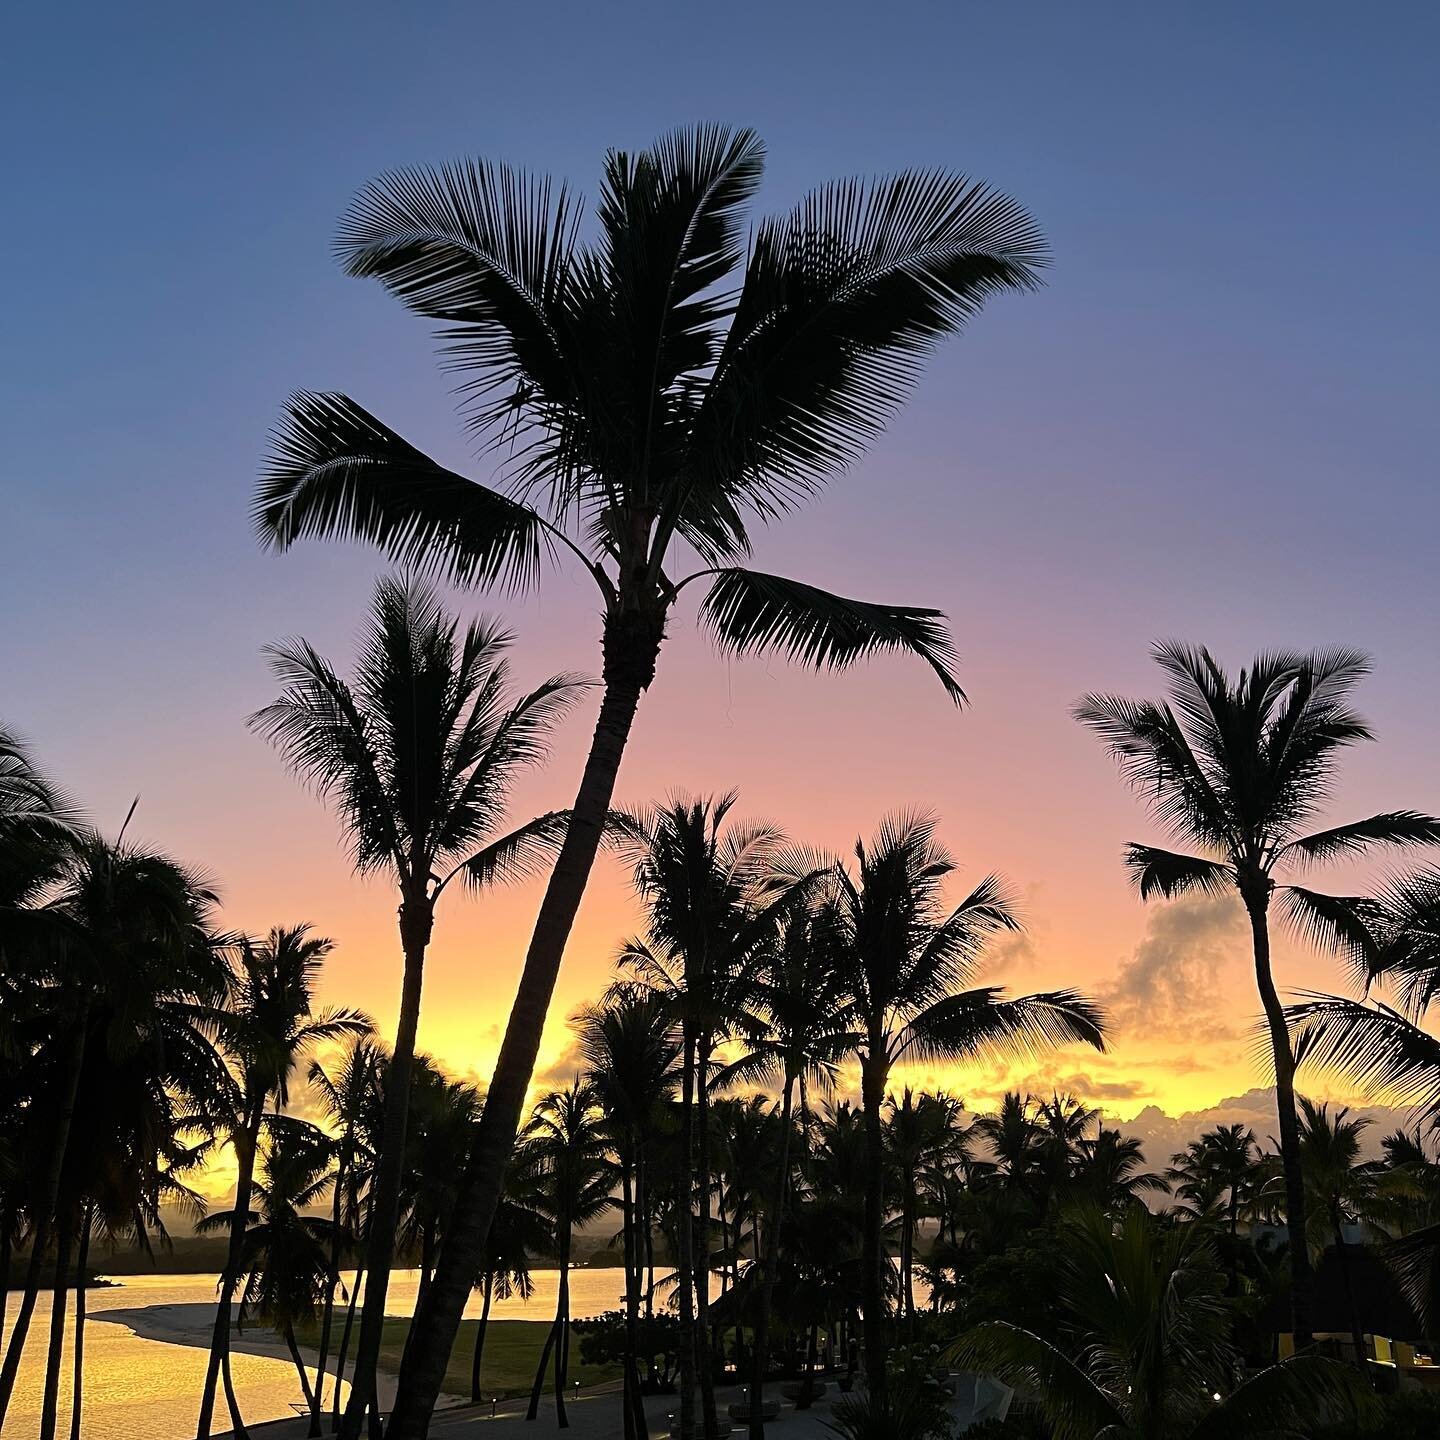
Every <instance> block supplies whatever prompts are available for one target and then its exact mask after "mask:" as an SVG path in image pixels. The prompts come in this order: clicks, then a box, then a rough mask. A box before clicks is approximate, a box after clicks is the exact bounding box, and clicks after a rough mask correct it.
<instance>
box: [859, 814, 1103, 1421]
mask: <svg viewBox="0 0 1440 1440" xmlns="http://www.w3.org/2000/svg"><path fill="white" fill-rule="evenodd" d="M954 868H955V863H954V861H953V860H951V858H950V856H949V855H948V854H947V853H946V851H945V850H944V849H942V848H941V847H940V845H939V844H938V843H937V842H936V840H935V822H934V820H933V819H931V818H929V817H927V816H915V815H899V816H895V817H893V818H891V819H889V820H886V821H885V822H884V823H883V824H882V825H881V827H880V829H879V831H878V832H877V833H876V836H875V839H874V840H873V841H871V842H869V843H866V842H865V841H863V840H862V841H857V842H856V846H855V869H854V872H853V873H852V872H851V871H850V870H848V869H845V868H843V867H841V868H839V869H838V870H837V877H838V894H837V898H836V906H837V916H836V921H835V924H836V930H837V956H838V963H839V966H840V973H841V982H842V985H843V987H844V990H845V993H846V995H847V996H848V998H849V1000H850V1002H851V1004H852V1006H853V1007H854V1013H855V1022H856V1023H855V1029H856V1030H857V1031H858V1032H859V1034H860V1035H861V1037H862V1038H861V1040H860V1042H859V1044H858V1046H857V1053H858V1055H859V1060H860V1085H861V1096H862V1100H863V1102H864V1117H865V1137H866V1177H865V1291H864V1311H865V1363H866V1383H867V1385H868V1387H869V1389H870V1392H871V1394H872V1395H873V1396H875V1397H876V1403H877V1405H878V1406H879V1407H880V1408H881V1409H882V1410H883V1408H884V1405H885V1351H886V1341H885V1284H884V1251H883V1248H882V1240H881V1231H882V1228H883V1225H884V1218H885V1217H884V1203H885V1200H884V1194H885V1192H884V1175H885V1161H884V1150H883V1132H882V1127H881V1107H882V1105H883V1104H884V1101H885V1090H886V1087H887V1085H888V1083H889V1079H890V1071H891V1069H892V1067H893V1066H894V1065H895V1064H896V1063H897V1062H898V1061H899V1060H901V1059H903V1058H905V1057H907V1056H909V1057H913V1058H914V1059H917V1060H925V1059H932V1060H933V1059H947V1060H962V1059H970V1058H973V1057H976V1056H981V1055H994V1054H997V1053H999V1054H1006V1053H1011V1052H1014V1051H1016V1050H1019V1051H1025V1050H1030V1049H1034V1048H1036V1047H1040V1046H1049V1045H1056V1044H1063V1043H1065V1042H1067V1041H1082V1042H1084V1043H1086V1044H1090V1045H1094V1046H1095V1047H1096V1048H1098V1049H1103V1048H1104V1039H1103V1028H1102V1019H1101V1015H1100V1012H1099V1010H1098V1009H1096V1007H1095V1006H1093V1005H1091V1004H1090V1003H1089V1002H1088V1001H1087V1000H1085V999H1084V998H1083V997H1082V996H1081V995H1080V994H1079V993H1078V992H1076V991H1073V990H1056V991H1052V992H1050V993H1047V994H1038V995H1028V996H1025V997H1023V998H1019V999H1006V998H1004V995H1003V992H1002V991H1001V990H1000V988H999V987H998V986H993V985H986V986H979V987H974V988H965V987H966V986H967V985H968V983H969V981H970V980H971V978H972V977H973V976H974V973H975V969H976V966H977V963H978V961H979V959H980V956H981V953H982V951H983V950H984V948H985V945H986V942H987V941H988V940H989V939H990V938H991V937H992V936H994V935H995V934H997V933H998V932H1000V931H1004V930H1014V929H1017V928H1018V924H1017V922H1016V920H1015V917H1014V915H1013V913H1012V911H1011V909H1010V906H1009V905H1008V903H1007V902H1006V899H1005V896H1004V893H1003V890H1002V888H1001V886H1000V883H999V882H998V881H997V880H996V879H995V878H994V877H993V876H992V877H990V878H988V879H985V880H982V881H981V882H980V884H979V885H978V886H977V887H976V888H975V890H973V891H972V892H971V893H970V894H969V895H968V896H966V898H965V899H964V900H962V901H961V902H960V904H959V905H957V906H956V907H955V908H954V909H953V910H951V909H947V908H946V906H945V904H944V900H943V887H944V883H945V879H946V877H947V876H948V875H949V874H950V873H951V872H952V871H953V870H954Z"/></svg>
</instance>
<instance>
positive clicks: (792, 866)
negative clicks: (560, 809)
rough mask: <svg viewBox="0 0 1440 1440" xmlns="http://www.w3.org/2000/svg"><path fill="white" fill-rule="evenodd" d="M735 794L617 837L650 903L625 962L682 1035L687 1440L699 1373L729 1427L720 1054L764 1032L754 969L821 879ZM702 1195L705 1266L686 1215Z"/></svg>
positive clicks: (705, 1410) (655, 816) (652, 815)
mask: <svg viewBox="0 0 1440 1440" xmlns="http://www.w3.org/2000/svg"><path fill="white" fill-rule="evenodd" d="M735 799H736V797H735V795H734V794H733V793H732V794H729V795H725V796H721V797H719V798H718V799H691V798H689V797H686V796H677V797H675V798H674V799H672V800H670V801H668V802H667V803H665V804H664V805H661V806H657V807H655V808H654V809H652V810H651V811H649V812H648V813H646V814H642V815H635V816H631V817H628V819H622V820H620V821H619V825H618V831H617V841H616V843H617V845H618V847H619V849H620V851H621V854H622V855H623V856H624V857H625V859H626V860H627V861H628V862H629V864H630V865H631V868H632V870H633V874H634V882H635V888H636V890H637V892H638V893H639V895H640V898H641V901H642V903H643V904H644V906H645V934H644V936H643V937H642V938H640V939H637V940H632V941H630V942H628V943H627V944H626V945H625V946H624V947H623V948H622V950H621V953H620V957H619V958H620V963H621V964H622V965H623V966H625V967H628V968H629V969H630V970H633V971H634V972H635V973H636V974H637V975H638V976H639V978H640V979H641V981H642V982H643V983H645V984H647V985H649V986H650V987H651V988H652V989H654V990H655V991H656V992H657V993H659V994H661V995H663V996H664V997H665V998H666V1001H667V1003H668V1005H669V1006H670V1008H671V1011H672V1013H673V1015H674V1017H675V1019H676V1020H677V1021H678V1024H679V1029H680V1036H681V1049H680V1056H681V1068H680V1126H681V1132H680V1135H681V1139H680V1144H681V1171H682V1177H683V1184H682V1188H683V1196H682V1203H681V1216H680V1222H679V1234H678V1237H677V1238H678V1242H679V1255H678V1256H677V1259H678V1261H679V1280H680V1293H679V1307H680V1322H681V1330H682V1337H683V1338H682V1344H683V1347H684V1348H683V1349H682V1351H681V1358H680V1377H681V1378H680V1387H681V1388H680V1431H681V1436H682V1440H690V1435H691V1433H692V1427H693V1424H694V1415H693V1404H694V1385H695V1379H696V1373H695V1372H696V1371H697V1370H698V1379H699V1388H700V1394H701V1399H702V1414H703V1424H704V1433H705V1437H706V1440H714V1436H715V1435H716V1434H717V1425H718V1422H717V1418H716V1413H715V1391H714V1373H713V1368H712V1364H711V1347H710V1323H709V1311H710V1293H709V1291H710V1286H709V1280H710V1254H711V1246H710V1156H709V1141H710V1123H709V1099H710V1090H711V1084H712V1081H713V1078H714V1073H713V1065H712V1061H713V1057H714V1053H715V1048H716V1046H717V1045H718V1044H719V1043H720V1042H721V1041H722V1040H723V1039H725V1038H726V1037H727V1035H729V1034H731V1033H736V1032H738V1031H741V1030H745V1029H753V1028H754V1027H753V1024H751V1023H750V1022H748V1021H747V1018H746V1013H745V1007H746V1004H747V1000H748V996H747V992H748V988H749V979H750V971H751V967H752V964H753V963H754V962H755V961H756V960H757V958H758V956H759V955H760V954H762V953H763V951H764V949H765V947H766V945H767V944H768V943H769V941H770V939H771V937H772V936H773V935H774V932H775V928H776V926H777V925H778V923H779V921H780V919H781V917H782V916H783V915H784V914H785V913H786V911H787V910H790V909H793V908H794V907H795V906H796V905H798V904H799V903H801V902H802V901H803V900H804V898H805V895H806V893H807V891H808V889H809V887H810V886H811V884H812V883H813V877H814V876H815V874H816V873H817V872H816V870H815V867H814V866H813V865H807V863H806V862H807V860H808V857H805V856H803V855H802V854H800V853H799V852H788V851H787V850H786V849H785V844H784V837H783V836H782V835H781V833H780V831H778V830H777V829H775V828H774V827H773V826H769V825H750V826H746V825H737V824H731V825H729V826H727V825H726V820H727V819H728V817H729V815H730V811H731V810H732V808H733V807H734V804H735ZM697 1181H698V1183H696V1182H697ZM692 1191H693V1193H692ZM697 1196H698V1199H699V1221H698V1244H699V1256H698V1259H697V1257H696V1255H695V1253H694V1250H695V1245H696V1238H695V1234H694V1233H692V1228H691V1222H690V1221H689V1220H688V1219H687V1217H688V1216H689V1215H690V1214H691V1213H693V1210H694V1204H693V1201H694V1199H695V1198H696V1197H697ZM692 1331H693V1340H692V1339H691V1338H690V1336H691V1332H692ZM692 1344H693V1347H694V1356H693V1359H692V1356H691V1346H692Z"/></svg>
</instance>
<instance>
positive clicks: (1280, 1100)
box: [1244, 894, 1315, 1350]
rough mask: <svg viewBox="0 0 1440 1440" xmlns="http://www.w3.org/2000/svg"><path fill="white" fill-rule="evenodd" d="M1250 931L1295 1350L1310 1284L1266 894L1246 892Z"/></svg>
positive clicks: (1310, 1303)
mask: <svg viewBox="0 0 1440 1440" xmlns="http://www.w3.org/2000/svg"><path fill="white" fill-rule="evenodd" d="M1244 898H1245V908H1246V911H1247V912H1248V913H1249V916H1250V932H1251V937H1252V939H1253V941H1254V947H1255V982H1256V984H1257V986H1258V987H1259V990H1260V1003H1261V1005H1262V1006H1263V1007H1264V1010H1265V1023H1266V1026H1267V1028H1268V1029H1269V1031H1270V1053H1271V1056H1272V1057H1273V1060H1274V1065H1275V1109H1276V1119H1277V1120H1278V1122H1279V1130H1280V1162H1281V1165H1282V1166H1283V1168H1284V1171H1285V1227H1286V1230H1287V1232H1288V1234H1289V1239H1290V1313H1291V1321H1290V1323H1291V1325H1292V1327H1293V1333H1294V1336H1295V1348H1296V1349H1297V1350H1305V1349H1308V1348H1309V1347H1310V1345H1311V1344H1313V1343H1314V1339H1315V1336H1314V1320H1313V1315H1314V1309H1315V1285H1314V1278H1313V1276H1312V1274H1311V1270H1310V1250H1309V1247H1308V1243H1307V1241H1306V1230H1305V1177H1304V1173H1303V1171H1302V1170H1301V1166H1300V1122H1299V1119H1298V1117H1297V1115H1296V1113H1295V1054H1294V1051H1293V1050H1292V1049H1291V1048H1290V1032H1289V1030H1288V1029H1287V1027H1286V1024H1285V1007H1284V1006H1283V1005H1282V1004H1281V1003H1280V996H1279V994H1278V993H1277V991H1276V989H1275V977H1274V976H1273V975H1272V974H1271V972H1270V925H1269V920H1268V918H1267V914H1266V912H1267V909H1268V906H1269V897H1268V894H1267V895H1265V896H1252V895H1246V896H1245V897H1244Z"/></svg>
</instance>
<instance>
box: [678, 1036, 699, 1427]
mask: <svg viewBox="0 0 1440 1440" xmlns="http://www.w3.org/2000/svg"><path fill="white" fill-rule="evenodd" d="M694 1183H695V1042H694V1040H693V1039H692V1038H691V1037H690V1034H689V1031H688V1029H687V1031H686V1035H685V1047H684V1057H683V1060H682V1063H681V1067H680V1186H679V1195H678V1201H679V1203H678V1205H677V1206H676V1215H675V1250H676V1255H675V1261H676V1277H675V1278H676V1279H677V1280H678V1281H679V1282H680V1285H679V1290H678V1292H677V1293H678V1303H679V1309H680V1440H694V1436H695V1210H694V1204H693V1202H694V1198H695V1197H694V1195H693V1194H692V1192H691V1187H692V1186H693V1185H694Z"/></svg>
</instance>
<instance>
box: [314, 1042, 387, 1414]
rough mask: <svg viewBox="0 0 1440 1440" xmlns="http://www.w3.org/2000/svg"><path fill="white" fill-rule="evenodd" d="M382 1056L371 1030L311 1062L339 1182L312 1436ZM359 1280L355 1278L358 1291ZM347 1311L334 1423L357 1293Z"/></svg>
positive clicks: (367, 1154)
mask: <svg viewBox="0 0 1440 1440" xmlns="http://www.w3.org/2000/svg"><path fill="white" fill-rule="evenodd" d="M382 1062H383V1056H382V1054H381V1052H380V1048H379V1046H378V1045H377V1044H376V1043H375V1040H374V1032H373V1030H367V1031H365V1032H363V1033H360V1034H357V1035H356V1037H355V1038H354V1039H353V1040H352V1041H351V1043H350V1044H349V1045H347V1046H346V1048H345V1050H344V1051H343V1053H342V1054H341V1056H340V1059H339V1062H338V1063H337V1064H336V1065H335V1066H334V1067H333V1069H334V1073H333V1074H332V1073H331V1071H329V1070H327V1069H326V1068H325V1066H324V1065H323V1064H322V1063H321V1062H320V1061H319V1060H312V1061H311V1062H310V1069H309V1073H308V1078H309V1081H310V1087H311V1089H312V1090H313V1091H314V1092H315V1094H316V1095H317V1097H318V1098H319V1101H320V1107H321V1112H322V1114H323V1115H324V1117H325V1119H326V1121H327V1122H328V1123H329V1125H330V1126H331V1127H332V1129H333V1132H334V1136H335V1183H334V1186H333V1187H332V1190H331V1195H330V1285H329V1288H328V1289H327V1290H326V1292H325V1304H324V1308H323V1310H322V1311H321V1317H320V1354H319V1358H318V1360H317V1361H316V1363H315V1404H314V1406H313V1408H312V1409H311V1412H310V1432H309V1433H310V1434H311V1435H312V1436H314V1435H318V1434H319V1433H320V1411H321V1409H322V1407H323V1405H324V1397H325V1362H326V1360H327V1359H328V1358H329V1354H330V1332H331V1327H332V1325H333V1323H334V1318H335V1290H336V1287H337V1286H338V1285H339V1283H340V1254H341V1249H342V1247H343V1246H345V1245H346V1244H347V1243H353V1240H354V1237H356V1236H358V1235H359V1233H360V1228H361V1222H360V1217H361V1210H362V1207H361V1201H360V1196H361V1192H362V1190H363V1189H364V1185H365V1181H366V1178H367V1170H368V1167H369V1165H370V1164H371V1163H372V1162H373V1160H374V1155H373V1153H372V1152H371V1151H370V1147H369V1146H368V1144H367V1143H366V1142H367V1136H366V1133H365V1132H366V1124H365V1121H366V1118H367V1116H368V1115H369V1114H371V1113H373V1111H374V1108H375V1098H376V1096H375V1092H376V1087H377V1085H378V1083H379V1076H380V1070H381V1065H382ZM360 1278H361V1277H360V1275H359V1274H357V1275H356V1277H355V1286H356V1288H357V1289H358V1287H359V1284H360ZM350 1298H351V1305H350V1306H349V1307H348V1309H347V1312H346V1321H345V1337H344V1342H343V1343H342V1344H341V1346H340V1348H339V1350H338V1351H337V1353H336V1358H335V1398H334V1411H333V1414H334V1422H335V1424H336V1425H338V1424H339V1419H340V1381H341V1378H342V1376H343V1374H344V1369H345V1353H346V1351H347V1350H348V1349H349V1347H350V1325H351V1321H352V1320H353V1317H354V1303H353V1302H354V1298H355V1297H354V1294H353V1293H352V1295H351V1297H350Z"/></svg>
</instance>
